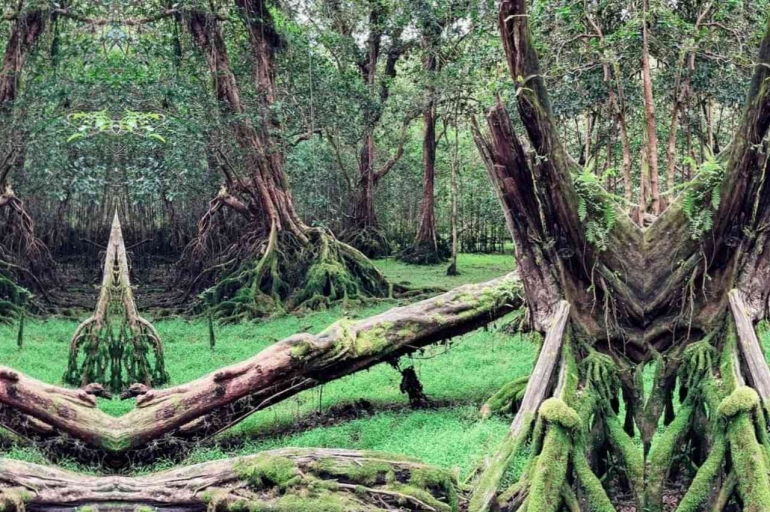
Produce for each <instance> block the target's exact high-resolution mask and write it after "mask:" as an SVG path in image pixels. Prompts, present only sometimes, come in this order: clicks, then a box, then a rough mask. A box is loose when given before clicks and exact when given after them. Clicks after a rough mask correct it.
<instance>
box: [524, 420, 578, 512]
mask: <svg viewBox="0 0 770 512" xmlns="http://www.w3.org/2000/svg"><path fill="white" fill-rule="evenodd" d="M576 415H577V414H576ZM571 447H572V442H571V440H570V435H569V433H568V432H567V429H565V428H564V427H562V426H561V425H560V424H559V423H554V424H553V425H551V426H550V427H549V428H548V433H547V434H546V436H545V440H544V441H543V450H542V452H541V453H540V455H539V456H538V460H537V467H536V469H535V471H534V473H533V474H532V485H531V486H530V490H529V503H528V505H527V509H526V510H527V512H556V511H557V510H559V506H560V505H561V495H560V490H561V487H562V485H563V484H564V481H565V478H566V476H567V463H568V461H569V453H570V449H571Z"/></svg>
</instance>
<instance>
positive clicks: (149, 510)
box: [91, 505, 156, 512]
mask: <svg viewBox="0 0 770 512" xmlns="http://www.w3.org/2000/svg"><path fill="white" fill-rule="evenodd" d="M91 512H95V511H91ZM134 512H156V509H155V508H153V507H148V506H147V505H139V506H138V507H136V508H135V509H134Z"/></svg>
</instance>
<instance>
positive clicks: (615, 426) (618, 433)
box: [604, 411, 644, 501]
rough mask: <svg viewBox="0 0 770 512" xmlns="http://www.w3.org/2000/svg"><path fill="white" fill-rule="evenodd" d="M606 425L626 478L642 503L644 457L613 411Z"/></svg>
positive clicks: (607, 417)
mask: <svg viewBox="0 0 770 512" xmlns="http://www.w3.org/2000/svg"><path fill="white" fill-rule="evenodd" d="M604 421H605V425H606V426H607V434H608V436H609V440H610V443H611V444H612V446H613V447H614V448H615V450H616V451H617V452H618V454H619V455H620V459H621V462H622V464H623V467H624V468H625V471H626V477H627V478H628V481H629V482H630V484H631V487H632V489H633V491H634V492H635V493H638V495H637V500H638V501H641V493H642V490H643V489H644V456H643V455H642V449H641V447H640V446H639V445H637V444H636V443H634V440H633V439H631V437H629V435H628V434H627V433H626V431H625V430H623V425H621V424H620V421H619V420H618V417H617V416H615V414H612V412H611V411H608V413H607V414H606V416H605V420H604Z"/></svg>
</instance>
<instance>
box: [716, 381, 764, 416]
mask: <svg viewBox="0 0 770 512" xmlns="http://www.w3.org/2000/svg"><path fill="white" fill-rule="evenodd" d="M757 407H759V395H758V394H757V392H756V391H754V389H752V388H750V387H748V386H741V387H739V388H737V389H736V390H735V391H733V392H732V394H731V395H730V396H728V397H727V398H725V399H724V400H722V403H720V404H719V410H718V412H719V416H721V417H723V418H732V417H733V416H735V415H737V414H739V413H742V412H752V411H754V410H756V409H757Z"/></svg>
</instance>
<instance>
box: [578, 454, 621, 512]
mask: <svg viewBox="0 0 770 512" xmlns="http://www.w3.org/2000/svg"><path fill="white" fill-rule="evenodd" d="M572 465H573V467H574V468H575V475H576V476H577V479H578V482H580V487H582V488H583V490H584V491H585V495H586V498H587V499H588V503H589V505H590V506H591V510H592V511H593V512H615V507H614V506H613V505H612V502H611V501H610V498H609V497H608V496H607V492H606V491H605V490H604V487H602V483H601V481H600V480H599V478H597V476H596V475H595V474H594V472H593V471H591V466H589V464H588V459H587V458H586V455H585V452H584V451H583V450H579V449H576V450H575V453H574V455H573V457H572Z"/></svg>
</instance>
